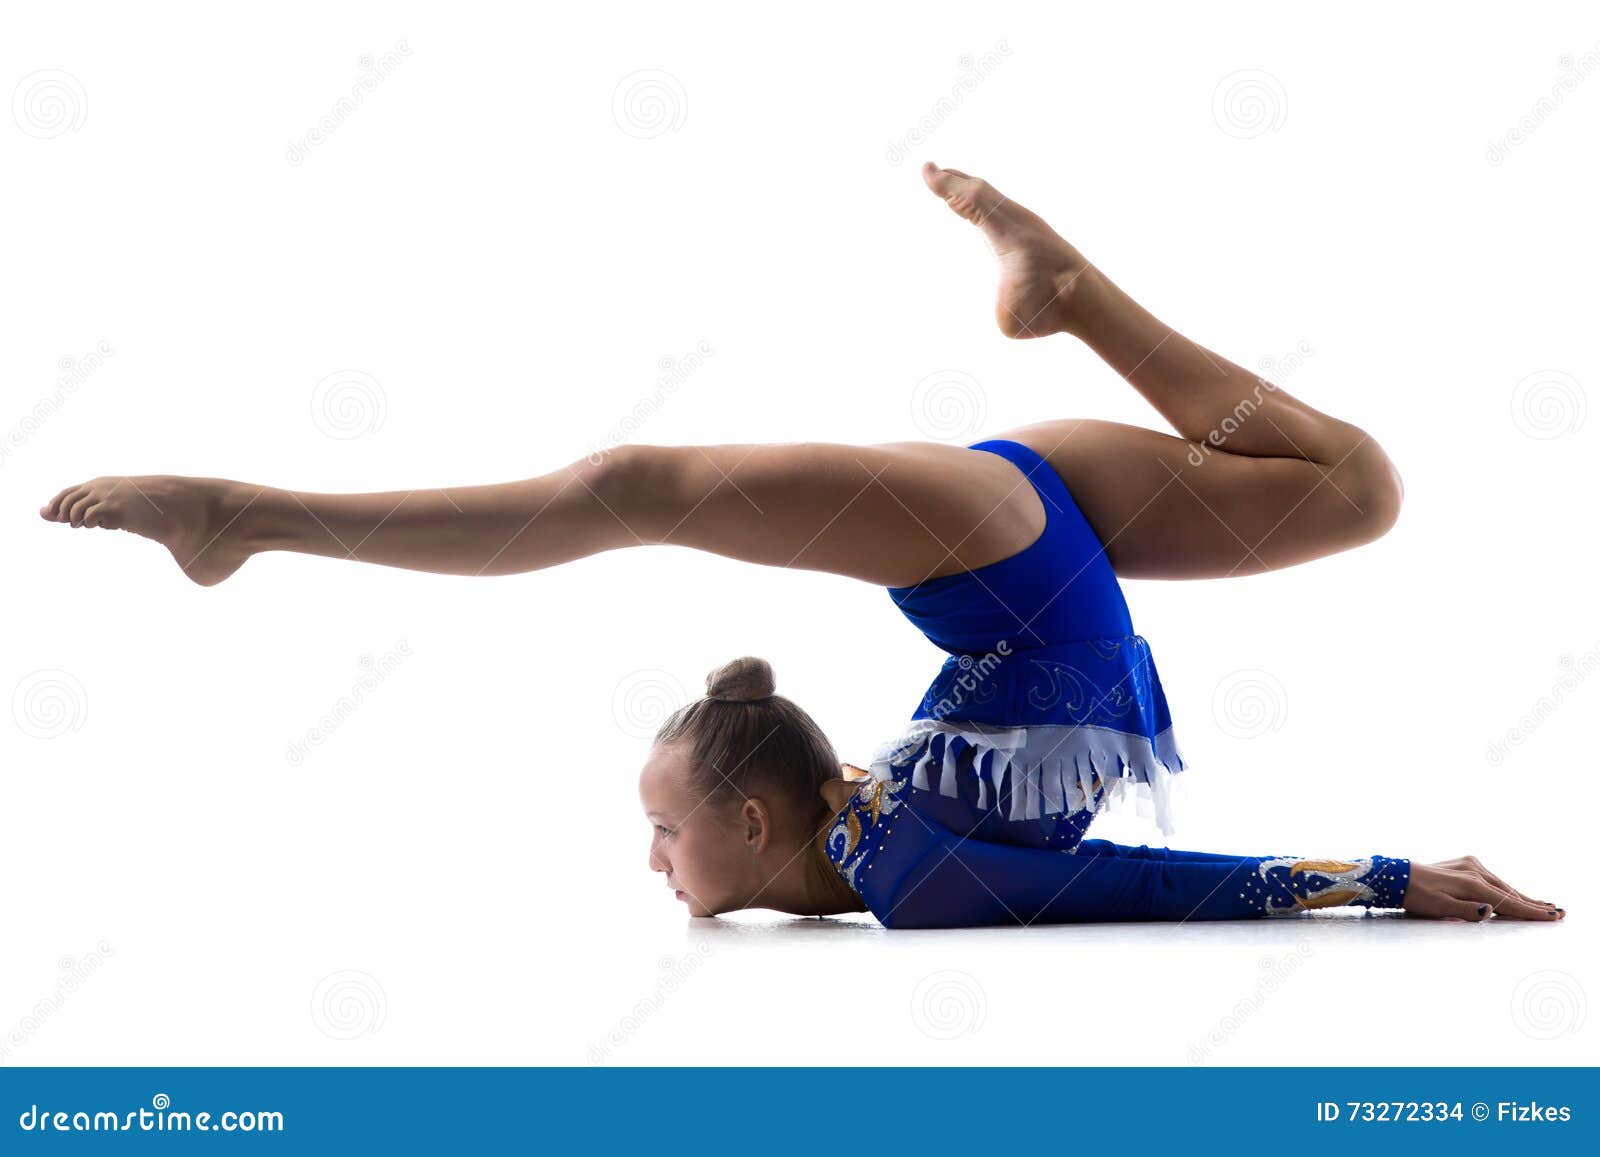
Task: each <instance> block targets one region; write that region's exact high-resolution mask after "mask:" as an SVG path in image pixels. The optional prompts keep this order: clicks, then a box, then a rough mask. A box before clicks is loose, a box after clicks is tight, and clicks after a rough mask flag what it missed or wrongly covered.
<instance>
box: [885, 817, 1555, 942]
mask: <svg viewBox="0 0 1600 1157" xmlns="http://www.w3.org/2000/svg"><path fill="white" fill-rule="evenodd" d="M923 834H925V835H927V836H928V837H929V840H928V847H927V850H926V852H925V853H924V854H922V855H921V856H920V857H919V859H918V861H917V863H916V865H915V866H914V867H913V868H912V869H911V870H910V871H909V872H907V873H906V874H905V875H904V876H903V877H902V878H901V880H900V881H899V883H898V884H897V885H896V887H895V888H894V890H893V894H892V895H891V896H890V897H889V898H888V900H887V903H885V904H883V905H882V906H883V908H884V911H882V912H877V911H875V915H877V916H878V918H879V920H880V921H882V922H883V923H884V924H885V925H886V926H888V927H891V928H943V927H972V926H978V925H1008V924H1023V925H1028V924H1068V923H1082V922H1111V921H1137V920H1166V921H1180V922H1181V921H1187V920H1233V919H1243V918H1248V917H1258V916H1277V915H1292V914H1294V913H1298V912H1303V911H1307V910H1310V909H1315V908H1326V907H1333V906H1350V905H1353V906H1358V907H1364V908H1404V909H1406V910H1407V912H1408V913H1409V914H1411V915H1413V916H1425V917H1446V918H1454V919H1463V920H1481V919H1487V918H1488V917H1489V916H1490V915H1493V914H1496V913H1498V914H1499V915H1502V916H1514V917H1518V918H1523V919H1545V920H1553V919H1558V918H1559V917H1558V916H1557V915H1556V912H1558V911H1559V909H1553V908H1550V907H1548V906H1538V905H1536V904H1535V902H1532V901H1529V900H1527V899H1526V898H1525V897H1521V895H1520V893H1515V894H1514V893H1512V892H1511V891H1510V890H1509V889H1506V888H1504V887H1503V886H1502V885H1499V884H1497V883H1491V882H1490V880H1489V878H1488V873H1487V872H1486V871H1483V870H1482V869H1481V866H1480V867H1479V868H1478V869H1470V868H1468V867H1467V866H1466V861H1457V862H1456V863H1459V864H1460V865H1461V867H1459V868H1446V867H1444V866H1441V865H1423V864H1418V865H1413V864H1412V863H1411V861H1410V860H1408V859H1403V858H1395V857H1389V856H1381V855H1372V856H1364V857H1359V858H1354V859H1347V860H1309V859H1304V858H1302V857H1298V856H1232V855H1224V854H1219V853H1212V852H1189V851H1182V850H1179V849H1174V848H1151V847H1145V846H1139V847H1127V846H1123V845H1119V844H1113V843H1110V842H1108V841H1106V840H1085V841H1083V842H1082V843H1080V844H1079V845H1078V848H1077V850H1076V851H1075V852H1060V851H1046V850H1042V849H1035V848H1021V847H1015V846H1010V845H1004V844H992V843H983V842H980V841H977V840H964V839H962V838H961V837H960V836H958V835H956V834H955V833H953V832H948V833H932V832H925V833H923ZM1473 863H1476V861H1473Z"/></svg>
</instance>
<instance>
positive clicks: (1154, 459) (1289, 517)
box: [995, 418, 1387, 579]
mask: <svg viewBox="0 0 1600 1157" xmlns="http://www.w3.org/2000/svg"><path fill="white" fill-rule="evenodd" d="M995 436H996V437H1000V438H1009V439H1011V440H1013V441H1016V442H1021V443H1022V444H1023V445H1025V446H1027V447H1028V448H1029V449H1031V450H1033V451H1035V452H1036V453H1038V454H1039V455H1040V456H1041V457H1043V458H1044V459H1045V460H1047V461H1048V462H1049V463H1050V465H1051V466H1052V467H1053V468H1054V469H1055V471H1056V473H1058V474H1060V475H1061V478H1062V481H1064V482H1065V483H1066V485H1067V489H1068V490H1069V491H1071V492H1072V496H1073V499H1074V500H1075V501H1076V502H1077V504H1078V507H1079V509H1080V510H1082V511H1083V515H1084V517H1085V518H1086V519H1087V520H1088V522H1089V524H1090V525H1091V526H1092V527H1094V530H1095V533H1096V535H1097V536H1098V537H1099V539H1100V542H1101V543H1102V545H1104V547H1105V551H1106V557H1107V558H1108V559H1109V560H1110V562H1111V565H1112V568H1113V569H1114V570H1115V571H1116V572H1117V575H1118V576H1119V577H1122V578H1168V579H1178V578H1225V577H1228V576H1231V575H1241V574H1259V573H1261V572H1263V571H1267V570H1276V569H1278V568H1281V567H1286V566H1293V565H1295V564H1297V563H1302V562H1308V561H1310V560H1311V559H1314V558H1320V557H1322V556H1324V555H1328V554H1334V553H1336V552H1338V551H1342V550H1348V549H1350V548H1351V547H1354V546H1359V545H1360V544H1362V543H1364V542H1370V541H1372V539H1374V538H1376V537H1378V536H1379V535H1381V534H1382V533H1383V531H1384V530H1386V529H1387V526H1386V525H1385V521H1384V518H1385V516H1384V513H1383V511H1382V509H1381V508H1382V506H1383V503H1384V499H1383V496H1382V494H1381V491H1380V490H1378V489H1377V488H1375V487H1374V486H1373V485H1372V467H1371V461H1370V454H1366V453H1356V454H1353V455H1352V456H1351V457H1350V458H1349V459H1348V460H1347V461H1344V462H1340V463H1332V464H1327V465H1324V464H1321V463H1316V462H1311V461H1307V460H1306V459H1303V458H1251V457H1246V456H1243V455H1239V454H1229V453H1227V452H1226V451H1223V450H1218V449H1215V448H1213V447H1210V446H1207V445H1204V444H1202V443H1198V442H1190V441H1188V440H1186V439H1184V438H1178V437H1175V436H1173V435H1171V434H1163V433H1161V432H1159V431H1156V430H1147V429H1145V428H1144V427H1142V426H1131V425H1126V424H1123V423H1120V422H1107V421H1101V420H1097V419H1092V418H1072V419H1060V420H1057V421H1048V422H1037V423H1033V424H1031V425H1028V426H1021V427H1018V428H1016V429H1013V430H1008V431H1006V432H1004V433H1001V434H997V435H995ZM1374 449H1375V447H1374Z"/></svg>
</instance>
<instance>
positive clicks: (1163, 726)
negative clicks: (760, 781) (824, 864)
mask: <svg viewBox="0 0 1600 1157" xmlns="http://www.w3.org/2000/svg"><path fill="white" fill-rule="evenodd" d="M969 448H970V449H974V450H985V451H988V452H990V453H994V454H998V455H1000V456H1002V457H1004V458H1006V459H1008V460H1009V461H1011V462H1012V463H1014V464H1015V465H1016V466H1017V467H1018V468H1019V469H1021V470H1022V472H1023V474H1024V475H1025V476H1026V477H1027V479H1028V481H1029V482H1030V483H1032V485H1033V487H1034V489H1035V490H1036V491H1037V492H1038V494H1039V497H1040V499H1041V500H1042V501H1043V503H1044V507H1045V513H1046V524H1045V529H1044V532H1043V533H1042V534H1041V535H1040V536H1039V538H1038V539H1037V540H1036V541H1035V542H1034V543H1033V544H1032V545H1031V546H1029V547H1028V548H1027V549H1025V550H1023V551H1021V552H1020V553H1018V554H1015V555H1012V556H1011V557H1010V558H1007V559H1004V560H1002V561H1000V562H997V563H993V564H991V565H989V566H984V567H979V568H977V569H976V570H971V571H964V572H962V573H960V574H953V575H946V576H943V577H941V578H935V579H930V580H928V581H927V582H924V583H919V584H917V585H916V586H911V587H890V588H888V591H889V596H890V598H891V599H893V600H894V603H895V605H896V606H897V607H899V609H900V610H901V612H902V613H904V614H905V615H906V617H907V618H909V619H910V620H911V621H912V622H913V623H914V624H916V626H917V627H918V628H919V629H921V631H922V632H923V634H925V635H926V636H927V637H928V639H930V640H931V641H932V642H933V643H934V644H935V645H937V646H938V647H940V648H941V649H942V650H944V651H946V652H947V653H948V654H949V658H948V659H946V660H945V663H944V666H943V667H942V669H941V670H940V671H939V673H938V675H937V676H936V677H935V678H934V680H933V682H932V684H931V685H930V686H929V687H928V690H927V691H926V693H925V694H924V695H923V697H922V699H921V701H920V702H919V703H918V704H917V707H916V709H915V710H914V712H913V714H912V717H911V721H910V723H909V725H908V726H907V727H906V728H905V729H904V731H903V732H902V733H901V734H900V735H899V736H898V737H896V738H895V739H893V740H891V741H890V742H888V743H886V744H884V745H883V746H882V747H880V748H879V750H878V752H877V753H876V754H875V755H874V758H873V760H872V764H871V768H870V772H869V775H868V777H867V778H866V779H865V780H863V781H862V783H861V785H860V787H859V788H858V790H857V791H856V792H855V793H854V794H853V795H852V796H851V799H850V801H849V803H847V804H846V805H845V807H844V808H843V809H841V810H840V811H839V812H838V814H837V815H836V816H834V818H833V820H832V822H831V825H830V827H829V829H828V832H827V835H826V839H825V845H824V846H825V848H826V855H827V858H828V860H829V863H830V864H831V865H832V867H833V868H834V870H835V871H837V872H838V874H839V875H840V876H841V877H842V878H843V879H844V881H845V883H846V884H847V885H849V887H850V888H851V889H852V890H854V891H855V892H856V894H857V895H859V896H860V897H861V900H862V902H863V903H865V904H866V906H867V908H868V910H869V911H871V912H872V914H873V915H874V916H876V917H877V918H878V919H879V921H881V922H882V923H883V924H884V925H886V926H888V927H912V928H919V927H920V928H927V927H964V926H971V925H982V924H1009V923H1012V922H1018V923H1023V924H1030V923H1051V924H1056V923H1069V922H1075V921H1102V920H1221V919H1233V918H1238V917H1244V916H1266V915H1276V914H1281V913H1289V912H1298V911H1302V910H1304V909H1307V908H1319V907H1325V906H1329V905H1334V904H1354V905H1361V906H1365V907H1379V908H1398V907H1401V906H1402V904H1401V901H1402V900H1403V898H1404V896H1405V891H1406V888H1407V886H1408V884H1409V881H1410V866H1411V865H1410V861H1409V860H1406V859H1400V858H1392V857H1387V856H1379V855H1373V856H1367V857H1362V858H1359V859H1351V860H1308V859H1304V858H1301V857H1298V856H1282V855H1274V856H1227V855H1218V854H1215V853H1207V852H1184V851H1178V850H1176V849H1171V848H1151V847H1146V846H1139V847H1126V846H1123V845H1119V844H1113V843H1110V842H1108V841H1105V840H1086V839H1084V833H1085V832H1086V831H1087V830H1088V827H1089V824H1090V823H1091V821H1092V820H1093V819H1094V816H1095V815H1096V813H1098V812H1099V811H1101V810H1103V808H1104V807H1105V805H1106V804H1107V802H1108V801H1110V800H1112V799H1115V798H1117V797H1119V796H1120V795H1122V794H1123V793H1124V792H1125V790H1126V789H1127V788H1128V787H1129V786H1131V787H1132V788H1133V790H1134V791H1135V793H1136V794H1137V795H1138V796H1139V797H1140V798H1141V799H1147V800H1149V801H1150V802H1152V803H1153V804H1154V812H1155V818H1156V821H1157V823H1158V824H1159V826H1160V827H1161V830H1162V832H1163V833H1164V834H1168V835H1170V834H1171V832H1172V819H1171V799H1170V788H1171V780H1172V777H1173V776H1174V775H1176V774H1178V773H1180V772H1181V771H1183V770H1184V768H1185V767H1186V766H1187V765H1186V764H1185V763H1184V760H1183V756H1182V754H1181V753H1180V752H1179V750H1178V747H1177V743H1176V741H1175V740H1174V738H1173V733H1172V719H1171V716H1170V714H1169V713H1168V710H1167V701H1166V696H1165V695H1164V693H1163V692H1162V688H1161V680H1160V678H1159V677H1158V676H1157V674H1156V669H1155V665H1154V663H1153V662H1152V660H1151V657H1150V647H1149V644H1148V643H1146V642H1145V640H1144V639H1143V638H1142V637H1140V636H1139V635H1136V634H1134V632H1133V623H1132V619H1131V618H1130V616H1129V613H1128V606H1127V603H1126V601H1125V600H1124V599H1123V596H1122V590H1121V587H1120V585H1119V584H1118V582H1117V578H1116V575H1115V573H1114V572H1113V570H1112V568H1111V563H1110V561H1109V560H1108V559H1107V558H1106V556H1105V550H1104V548H1103V547H1102V545H1101V543H1100V540H1099V538H1098V537H1097V536H1096V533H1095V531H1094V529H1093V528H1092V527H1091V526H1090V525H1089V522H1088V520H1087V519H1085V518H1084V516H1083V513H1082V511H1080V510H1079V509H1078V506H1077V503H1076V502H1074V501H1073V498H1072V496H1071V494H1070V493H1069V492H1068V491H1067V488H1066V484H1065V483H1064V482H1063V481H1062V479H1061V477H1060V475H1059V474H1057V473H1056V471H1055V470H1054V469H1053V468H1052V467H1051V466H1050V464H1049V463H1048V462H1047V461H1046V460H1045V459H1044V458H1042V457H1040V456H1039V455H1038V454H1037V453H1035V452H1034V451H1033V450H1031V449H1029V448H1028V447H1027V446H1024V445H1022V444H1021V443H1020V442H1014V441H1010V440H1008V439H998V438H996V439H989V440H986V441H982V442H976V443H973V444H972V445H971V446H970V447H969Z"/></svg>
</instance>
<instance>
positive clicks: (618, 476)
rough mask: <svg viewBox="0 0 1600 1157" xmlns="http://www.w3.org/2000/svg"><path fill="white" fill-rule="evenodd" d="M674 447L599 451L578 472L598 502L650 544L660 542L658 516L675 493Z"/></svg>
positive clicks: (622, 447)
mask: <svg viewBox="0 0 1600 1157" xmlns="http://www.w3.org/2000/svg"><path fill="white" fill-rule="evenodd" d="M676 450H677V447H674V446H651V445H640V444H637V443H633V442H624V443H622V444H621V445H618V446H612V447H609V448H607V449H605V450H599V451H596V452H594V453H592V454H590V455H589V456H588V458H587V459H585V460H584V461H583V462H580V463H578V465H577V467H576V468H575V471H576V473H577V474H578V476H579V479H580V481H581V482H582V483H583V484H584V485H585V486H587V487H588V489H589V491H590V493H591V494H592V495H593V496H594V499H595V501H597V502H598V503H600V504H601V505H602V506H603V507H604V508H605V509H606V510H607V511H608V512H609V513H610V514H611V515H612V516H613V517H615V518H618V519H620V520H621V521H622V522H623V524H624V525H625V526H627V527H628V529H630V530H631V531H633V532H634V534H635V535H637V536H638V537H639V538H641V539H643V540H644V541H646V542H654V541H656V537H655V536H656V533H657V526H656V523H657V521H658V520H657V518H656V517H655V515H656V512H657V511H658V510H659V509H660V507H661V506H662V500H663V497H664V496H665V495H667V494H670V493H671V492H672V489H673V485H672V471H673V470H674V468H675V463H676V461H677V458H676V455H675V453H674V451H676Z"/></svg>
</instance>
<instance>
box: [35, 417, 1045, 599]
mask: <svg viewBox="0 0 1600 1157" xmlns="http://www.w3.org/2000/svg"><path fill="white" fill-rule="evenodd" d="M39 513H40V515H41V516H42V517H44V518H46V519H50V520H52V521H57V522H66V523H70V524H71V525H73V526H93V527H103V528H109V529H117V530H127V531H131V532H133V533H135V534H139V535H141V536H143V537H145V538H151V539H155V540H156V541H158V542H160V543H162V544H163V545H165V546H166V547H167V549H168V550H169V551H171V553H172V556H173V558H174V559H176V560H177V562H178V564H179V565H180V566H181V567H182V568H183V570H184V573H185V574H187V575H188V576H189V577H190V578H192V579H193V580H194V581H196V582H198V583H201V584H202V585H206V586H210V585H212V584H214V583H218V582H221V581H222V580H223V579H225V578H227V577H228V576H229V575H231V574H232V573H233V572H234V571H236V570H238V568H239V567H240V566H241V565H242V564H243V563H244V561H245V560H246V559H248V558H249V557H250V556H251V555H252V554H255V553H259V552H261V551H268V550H287V551H296V552H299V553H302V554H316V555H323V556H326V557H330V558H342V559H352V560H354V561H357V562H369V563H379V564H382V565H384V566H395V567H405V568H407V569H410V570H423V571H431V572H434V573H436V574H454V575H504V574H516V573H520V572H523V571H530V570H539V569H542V568H544V567H550V566H557V565H560V564H562V563H566V562H571V561H573V560H575V559H579V558H583V557H585V556H587V555H591V554H596V553H599V552H601V551H607V550H614V549H616V548H619V547H627V546H640V545H669V546H686V547H691V548H694V549H697V550H704V551H709V552H712V553H715V554H721V555H725V556H727V557H729V558H735V559H739V560H741V561H745V562H753V563H760V564H762V565H765V566H782V567H791V566H792V567H797V568H800V569H805V570H822V571H828V572H831V573H834V574H841V575H846V576H848V577H851V578H858V579H862V580H864V581H867V582H871V583H874V584H877V585H884V586H902V585H910V584H912V583H916V582H921V581H922V580H924V579H926V578H928V577H930V576H936V575H942V574H950V573H955V572H956V571H961V570H968V569H972V568H975V567H979V566H983V565H985V564H987V563H991V562H995V561H997V560H999V559H1001V558H1005V557H1008V556H1009V555H1011V554H1014V553H1016V552H1017V551H1018V550H1021V549H1022V548H1023V547H1024V546H1026V545H1027V544H1028V543H1029V542H1031V541H1033V539H1035V538H1036V537H1038V535H1039V533H1040V531H1041V530H1042V529H1043V526H1044V510H1043V509H1042V507H1041V504H1040V503H1039V500H1038V498H1037V497H1036V496H1035V495H1034V494H1033V492H1032V490H1031V488H1029V487H1027V486H1026V485H1025V484H1023V483H1021V482H1020V481H1019V480H1018V479H1017V478H1016V471H1015V469H1014V468H1013V467H1012V466H1011V465H1010V464H1008V463H1006V462H1005V461H1003V460H1002V459H999V458H997V457H995V456H993V455H988V454H977V453H974V452H972V451H970V450H966V449H964V448H961V447H956V446H943V445H939V444H936V443H926V442H894V443H885V444H882V445H875V446H855V445H849V444H844V443H831V442H792V443H771V444H767V443H753V444H732V445H713V446H651V445H636V446H623V447H619V448H617V449H616V450H614V451H612V452H611V453H610V454H608V455H606V456H605V458H604V459H603V460H602V461H601V462H599V463H591V462H589V461H588V460H585V459H581V460H579V461H577V462H575V463H573V464H571V465H569V466H566V467H563V468H561V469H559V470H555V471H552V472H550V473H548V474H543V475H540V476H538V477H535V478H528V479H524V480H521V481H516V482H505V483H500V484H497V485H492V486H463V487H448V488H444V489H416V490H397V491H388V492H384V493H377V494H320V493H312V492H306V491H294V490H286V489H281V488H278V487H271V486H259V485H255V484H250V483H242V482H234V481H230V480H227V479H220V478H190V477H183V476H178V475H139V476H133V477H111V476H108V477H102V478H96V479H92V480H90V481H89V482H86V483H82V484H80V485H78V486H71V487H68V488H66V489H65V490H63V491H61V492H60V493H59V494H57V495H56V496H55V497H54V498H53V499H51V500H50V502H48V503H46V504H45V506H44V507H42V508H41V509H40V512H39Z"/></svg>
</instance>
